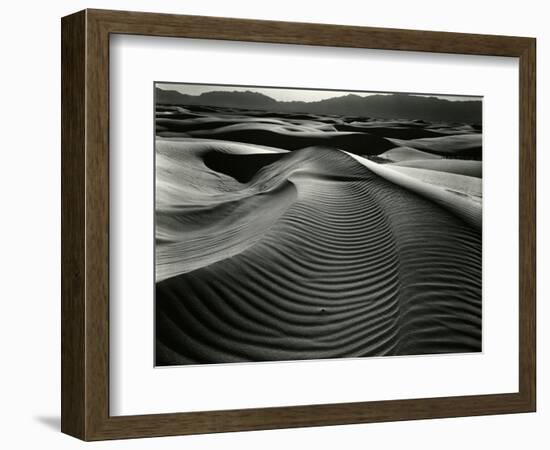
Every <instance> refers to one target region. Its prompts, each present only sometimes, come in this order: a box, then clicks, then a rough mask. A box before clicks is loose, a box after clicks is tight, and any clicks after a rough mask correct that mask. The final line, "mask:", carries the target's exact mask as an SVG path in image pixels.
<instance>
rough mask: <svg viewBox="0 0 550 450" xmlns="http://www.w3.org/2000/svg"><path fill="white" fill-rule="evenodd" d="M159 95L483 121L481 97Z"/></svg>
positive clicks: (182, 100)
mask: <svg viewBox="0 0 550 450" xmlns="http://www.w3.org/2000/svg"><path fill="white" fill-rule="evenodd" d="M156 96H157V100H156V101H157V103H158V104H162V105H181V106H185V105H189V106H193V105H200V106H217V107H227V108H242V109H256V110H265V111H272V112H286V113H308V114H329V115H330V114H334V115H340V116H360V117H373V118H381V119H411V120H414V119H421V120H428V121H431V122H439V121H441V122H463V123H475V124H480V123H481V101H480V100H468V101H454V102H453V101H449V100H443V99H440V98H436V97H421V96H417V95H409V94H389V95H378V94H376V95H370V96H368V97H361V96H359V95H355V94H348V95H343V96H340V97H332V98H328V99H325V100H320V101H317V102H303V101H292V102H280V101H277V100H275V99H273V98H271V97H269V96H267V95H264V94H260V93H258V92H253V91H245V92H238V91H233V92H226V91H211V92H205V93H203V94H200V95H186V94H182V93H180V92H178V91H175V90H163V89H160V88H157V89H156Z"/></svg>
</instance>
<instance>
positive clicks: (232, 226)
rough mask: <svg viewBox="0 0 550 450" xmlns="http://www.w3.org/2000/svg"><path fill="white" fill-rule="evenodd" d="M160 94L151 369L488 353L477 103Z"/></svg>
mask: <svg viewBox="0 0 550 450" xmlns="http://www.w3.org/2000/svg"><path fill="white" fill-rule="evenodd" d="M154 89H155V105H154V108H155V112H154V117H155V149H154V153H155V155H154V158H155V237H154V241H155V365H156V366H180V365H195V364H219V363H243V362H262V361H297V360H319V359H335V358H361V357H381V356H404V355H429V354H434V355H435V354H449V353H473V352H481V351H482V159H483V158H482V102H483V99H482V97H476V96H467V95H461V96H457V95H444V94H435V93H433V94H432V93H398V92H371V91H367V90H365V91H346V90H342V91H334V90H320V89H309V88H308V89H304V88H300V89H298V88H272V87H259V86H228V85H204V84H187V83H174V82H157V83H155V86H154Z"/></svg>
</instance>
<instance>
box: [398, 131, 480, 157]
mask: <svg viewBox="0 0 550 450" xmlns="http://www.w3.org/2000/svg"><path fill="white" fill-rule="evenodd" d="M388 140H389V141H391V142H393V143H394V144H395V145H398V146H407V147H412V148H416V149H419V150H425V151H428V152H432V153H436V154H440V155H445V156H453V155H468V156H470V157H474V156H478V157H477V158H476V159H481V134H479V133H476V134H458V135H449V136H442V137H435V138H423V139H410V140H401V139H393V138H388Z"/></svg>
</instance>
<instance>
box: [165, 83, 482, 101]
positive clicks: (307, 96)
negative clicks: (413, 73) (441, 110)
mask: <svg viewBox="0 0 550 450" xmlns="http://www.w3.org/2000/svg"><path fill="white" fill-rule="evenodd" d="M156 86H157V87H159V88H161V89H164V90H174V91H179V92H181V93H182V94H188V95H200V94H202V93H203V92H210V91H253V92H259V93H261V94H264V95H268V96H269V97H271V98H274V99H275V100H278V101H284V102H288V101H295V100H299V101H305V102H315V101H319V100H324V99H326V98H331V97H340V96H342V95H347V94H350V93H353V94H355V95H360V96H362V97H366V96H368V95H374V94H384V93H383V92H367V91H365V92H350V91H328V90H322V91H319V90H315V89H283V88H263V87H253V86H223V85H206V84H181V83H157V85H156ZM386 94H388V93H386ZM389 94H391V92H390V93H389ZM415 95H422V96H429V97H437V98H441V99H446V100H451V101H464V100H480V99H481V97H472V96H458V95H453V96H449V95H430V94H415Z"/></svg>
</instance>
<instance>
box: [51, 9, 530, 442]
mask: <svg viewBox="0 0 550 450" xmlns="http://www.w3.org/2000/svg"><path fill="white" fill-rule="evenodd" d="M61 28H62V405H61V406H62V417H61V428H62V431H63V432H64V433H67V434H69V435H72V436H75V437H78V438H80V439H83V440H102V439H118V438H137V437H151V436H168V435H185V434H197V433H213V432H228V431H244V430H260V429H275V428H290V427H309V426H323V425H337V424H351V423H367V422H382V421H397V420H411V419H427V418H441V417H457V416H475V415H486V414H505V413H517V412H531V411H535V405H536V395H535V394H536V388H535V386H536V365H535V361H536V347H535V344H536V342H535V336H536V333H535V277H536V275H535V244H536V237H535V222H536V220H535V219H536V212H535V208H536V206H535V189H536V188H535V186H536V180H535V169H536V162H535V73H536V72H535V45H536V41H535V39H533V38H525V37H507V36H489V35H473V34H459V33H446V32H432V31H412V30H398V29H381V28H363V27H355V26H339V25H321V24H309V23H287V22H273V21H256V20H243V19H228V18H216V17H198V16H180V15H169V14H151V13H137V12H122V11H104V10H85V11H81V12H78V13H75V14H73V15H70V16H67V17H64V18H63V19H62V27H61ZM111 34H134V35H145V36H164V37H182V38H201V39H222V40H232V41H253V42H260V43H285V44H305V45H314V46H334V47H354V48H369V49H384V50H405V51H418V52H435V53H455V54H467V55H489V56H510V57H518V58H519V71H520V73H519V79H520V88H519V92H520V102H519V105H518V107H519V117H520V130H519V136H520V140H519V149H520V151H519V158H520V191H519V198H520V203H519V217H520V227H519V242H520V257H519V267H518V270H519V277H520V278H519V280H520V284H519V391H518V392H515V393H506V394H492V395H473V396H460V397H443V398H419V399H406V400H390V401H374V402H356V403H343V404H323V405H305V406H289V407H272V408H261V409H244V410H226V411H205V412H187V413H173V414H154V415H140V416H110V415H109V36H110V35H111Z"/></svg>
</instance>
